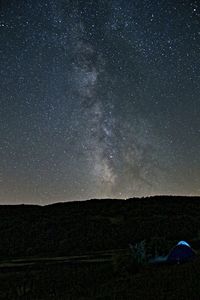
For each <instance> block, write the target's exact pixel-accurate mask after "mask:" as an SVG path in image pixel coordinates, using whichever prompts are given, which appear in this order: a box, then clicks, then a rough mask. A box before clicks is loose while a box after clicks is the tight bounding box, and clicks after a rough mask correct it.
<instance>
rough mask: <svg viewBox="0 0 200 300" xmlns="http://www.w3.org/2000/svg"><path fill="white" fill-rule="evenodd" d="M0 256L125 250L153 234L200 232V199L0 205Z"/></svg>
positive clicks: (182, 236)
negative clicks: (130, 244) (129, 245)
mask: <svg viewBox="0 0 200 300" xmlns="http://www.w3.org/2000/svg"><path fill="white" fill-rule="evenodd" d="M0 220H1V222H0V241H1V243H0V256H1V257H21V256H22V257H25V256H47V255H48V256H58V255H75V254H87V253H90V252H94V251H104V250H111V249H124V248H127V247H128V244H129V243H132V244H134V243H136V242H138V241H141V240H150V239H152V238H157V239H162V240H167V241H171V242H172V243H173V242H175V241H178V240H192V241H193V243H195V245H196V244H198V239H197V237H199V236H200V198H199V197H175V196H156V197H149V198H142V199H138V198H133V199H128V200H111V199H104V200H96V199H95V200H90V201H79V202H68V203H57V204H52V205H47V206H37V205H13V206H9V205H8V206H4V205H2V206H0Z"/></svg>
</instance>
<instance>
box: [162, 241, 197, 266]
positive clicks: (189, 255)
mask: <svg viewBox="0 0 200 300" xmlns="http://www.w3.org/2000/svg"><path fill="white" fill-rule="evenodd" d="M195 256H196V253H195V251H194V250H193V249H192V248H191V247H190V245H189V244H188V243H187V242H185V241H180V242H179V243H178V244H177V245H176V246H175V247H174V248H173V249H172V250H171V251H170V253H169V255H168V258H167V261H168V262H170V263H182V262H186V261H189V260H192V259H193V258H195Z"/></svg>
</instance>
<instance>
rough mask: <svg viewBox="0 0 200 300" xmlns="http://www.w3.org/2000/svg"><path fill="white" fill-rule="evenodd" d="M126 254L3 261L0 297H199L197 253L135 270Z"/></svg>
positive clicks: (0, 267) (199, 274)
mask: <svg viewBox="0 0 200 300" xmlns="http://www.w3.org/2000/svg"><path fill="white" fill-rule="evenodd" d="M127 253H128V252H126V253H125V252H124V253H123V252H121V253H119V251H117V252H115V251H113V252H112V254H109V255H108V254H107V253H105V256H106V259H105V260H104V259H103V257H104V254H103V255H100V256H99V255H97V256H96V257H95V255H93V256H92V257H91V256H89V257H87V256H84V257H78V256H77V257H76V258H70V257H68V258H67V257H63V258H55V259H53V258H51V259H46V261H45V260H44V259H42V258H41V260H39V259H37V260H35V261H34V259H31V260H30V262H29V261H28V260H27V259H26V260H24V261H23V260H21V261H20V262H19V261H18V262H11V263H10V264H9V263H8V261H7V262H4V263H3V262H2V263H1V265H0V282H1V291H0V299H34V300H36V299H38V300H40V299H41V300H42V299H152V300H155V299H199V295H200V258H199V257H197V259H195V260H194V261H192V262H188V263H185V264H179V265H150V264H145V265H141V266H139V268H136V266H134V265H132V262H131V256H129V255H128V254H127Z"/></svg>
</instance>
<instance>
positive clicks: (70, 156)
mask: <svg viewBox="0 0 200 300" xmlns="http://www.w3.org/2000/svg"><path fill="white" fill-rule="evenodd" d="M199 21H200V6H199V3H198V1H195V0H193V1H189V0H188V1H187V0H185V1H172V0H167V1H166V0H165V1H164V0H157V1H150V0H143V1H139V0H137V1H130V0H129V1H128V0H124V1H120V0H115V1H105V0H101V1H100V0H99V1H98V0H96V1H91V0H86V1H81V0H78V1H70V0H68V1H67V0H60V1H59V0H43V1H42V0H34V1H33V0H27V1H14V0H11V1H1V7H0V36H1V39H0V74H1V80H0V104H1V110H0V139H1V142H0V155H1V161H0V202H1V203H42V204H45V203H51V202H56V201H67V200H79V199H90V198H106V197H112V198H128V197H134V196H146V195H154V194H181V195H183V194H184V195H199V193H200V188H199V186H200V180H199V178H200V168H199V166H200V155H199V154H200V121H199V113H200V84H199V82H200V72H199V70H200V28H199Z"/></svg>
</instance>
